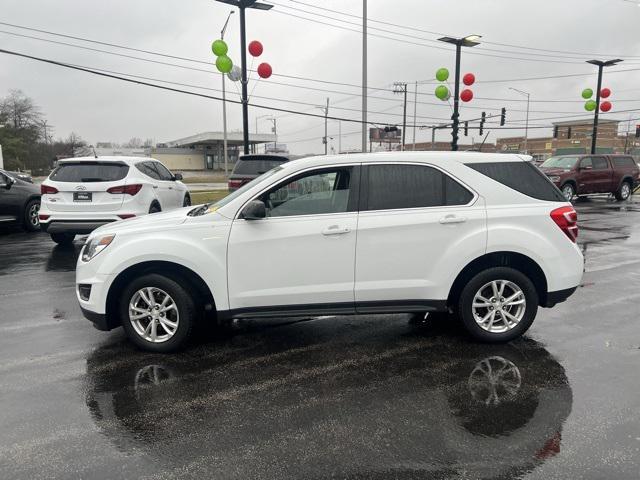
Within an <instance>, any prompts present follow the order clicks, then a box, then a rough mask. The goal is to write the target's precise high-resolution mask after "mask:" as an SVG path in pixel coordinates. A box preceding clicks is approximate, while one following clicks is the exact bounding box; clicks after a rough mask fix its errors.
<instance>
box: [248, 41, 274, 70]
mask: <svg viewBox="0 0 640 480" xmlns="http://www.w3.org/2000/svg"><path fill="white" fill-rule="evenodd" d="M263 51H264V48H263V47H262V44H261V43H260V42H259V41H257V40H254V41H252V42H251V43H249V53H250V54H251V56H252V57H259V56H260V55H262V52H263ZM272 73H273V70H272V69H271V65H269V64H268V63H266V62H263V63H261V64H260V65H258V75H259V76H260V78H269V77H270V76H271V74H272Z"/></svg>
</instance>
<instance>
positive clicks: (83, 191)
mask: <svg viewBox="0 0 640 480" xmlns="http://www.w3.org/2000/svg"><path fill="white" fill-rule="evenodd" d="M180 180H182V175H180V174H179V173H178V174H175V175H174V174H173V173H171V172H170V171H169V169H167V167H165V166H164V165H163V164H162V163H160V162H159V161H157V160H155V159H153V158H148V157H82V158H69V159H65V160H60V161H59V162H58V166H57V167H56V168H55V169H54V170H53V172H51V174H50V175H49V177H48V178H47V179H46V180H45V181H44V182H43V183H42V185H41V186H40V193H41V195H42V203H41V207H40V213H39V218H40V225H41V227H42V229H43V230H44V231H46V232H49V233H50V234H51V238H52V239H53V240H54V241H55V242H57V243H61V244H64V243H71V242H72V241H73V239H74V237H75V235H76V234H86V233H90V232H91V231H93V230H95V229H96V228H98V227H100V226H102V225H104V224H106V223H110V222H115V221H117V220H122V219H126V218H132V217H139V216H141V215H146V214H148V213H157V212H161V211H166V210H174V209H176V208H180V207H185V206H189V205H191V197H190V196H189V191H188V190H187V187H186V186H185V185H184V184H183V183H182V182H181V181H180Z"/></svg>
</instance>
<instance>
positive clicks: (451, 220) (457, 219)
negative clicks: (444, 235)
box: [440, 215, 467, 225]
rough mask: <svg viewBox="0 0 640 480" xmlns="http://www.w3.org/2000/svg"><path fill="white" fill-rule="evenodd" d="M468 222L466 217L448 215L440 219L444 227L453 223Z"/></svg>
mask: <svg viewBox="0 0 640 480" xmlns="http://www.w3.org/2000/svg"><path fill="white" fill-rule="evenodd" d="M466 221H467V218H466V217H456V216H455V215H447V216H446V217H442V218H441V219H440V223H441V224H443V225H449V224H453V223H464V222H466Z"/></svg>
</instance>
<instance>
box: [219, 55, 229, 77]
mask: <svg viewBox="0 0 640 480" xmlns="http://www.w3.org/2000/svg"><path fill="white" fill-rule="evenodd" d="M216 68H217V69H218V71H219V72H220V73H229V72H230V71H231V69H232V68H233V62H232V61H231V59H230V58H229V57H227V56H226V55H221V56H219V57H218V58H217V59H216Z"/></svg>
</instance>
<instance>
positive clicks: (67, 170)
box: [50, 162, 129, 183]
mask: <svg viewBox="0 0 640 480" xmlns="http://www.w3.org/2000/svg"><path fill="white" fill-rule="evenodd" d="M127 173H129V166H128V165H126V164H124V163H113V162H109V163H107V162H82V163H80V162H78V163H75V162H65V163H61V164H60V165H59V166H58V167H57V168H56V169H55V170H54V171H53V172H52V173H51V177H50V178H51V180H53V181H55V182H75V183H88V182H116V181H118V180H122V179H123V178H124V177H126V176H127Z"/></svg>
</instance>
